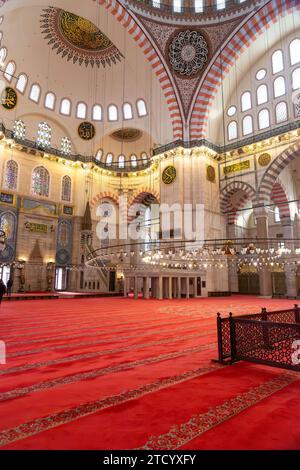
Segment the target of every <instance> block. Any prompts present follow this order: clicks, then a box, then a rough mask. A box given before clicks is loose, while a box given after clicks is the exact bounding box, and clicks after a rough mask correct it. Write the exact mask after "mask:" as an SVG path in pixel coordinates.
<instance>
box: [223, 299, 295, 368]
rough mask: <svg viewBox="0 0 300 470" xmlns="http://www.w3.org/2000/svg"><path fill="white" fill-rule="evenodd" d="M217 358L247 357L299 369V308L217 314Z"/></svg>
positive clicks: (251, 359)
mask: <svg viewBox="0 0 300 470" xmlns="http://www.w3.org/2000/svg"><path fill="white" fill-rule="evenodd" d="M217 333H218V362H220V363H222V364H233V363H234V362H237V361H249V362H255V363H258V364H265V365H269V366H273V367H282V368H284V369H291V370H296V371H299V372H300V309H299V307H298V305H295V307H294V308H293V309H289V310H277V311H274V312H267V310H266V309H265V308H263V309H262V311H261V313H256V314H251V315H242V316H236V317H234V316H233V315H232V313H230V314H229V317H226V318H222V317H221V315H220V314H219V313H218V316H217Z"/></svg>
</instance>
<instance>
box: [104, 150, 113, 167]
mask: <svg viewBox="0 0 300 470" xmlns="http://www.w3.org/2000/svg"><path fill="white" fill-rule="evenodd" d="M112 161H113V154H112V153H108V154H107V155H106V162H105V163H106V165H107V166H111V164H112Z"/></svg>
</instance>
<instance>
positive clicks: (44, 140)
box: [36, 122, 51, 147]
mask: <svg viewBox="0 0 300 470" xmlns="http://www.w3.org/2000/svg"><path fill="white" fill-rule="evenodd" d="M36 141H37V143H38V145H40V146H41V147H50V145H51V127H50V126H49V124H47V122H40V123H39V125H38V133H37V140H36Z"/></svg>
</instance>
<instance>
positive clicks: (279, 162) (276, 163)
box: [258, 144, 300, 206]
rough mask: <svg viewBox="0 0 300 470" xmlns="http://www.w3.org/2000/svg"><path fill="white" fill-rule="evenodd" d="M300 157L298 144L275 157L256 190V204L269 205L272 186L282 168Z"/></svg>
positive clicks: (299, 145)
mask: <svg viewBox="0 0 300 470" xmlns="http://www.w3.org/2000/svg"><path fill="white" fill-rule="evenodd" d="M299 156H300V144H294V145H291V146H290V147H289V148H287V149H286V150H284V151H283V152H282V153H281V154H280V155H278V157H276V158H275V159H274V160H273V162H272V163H271V165H270V166H269V167H268V168H267V170H266V171H265V173H264V175H263V177H262V180H261V182H260V185H259V190H258V204H259V205H260V206H264V205H266V204H269V203H270V200H271V194H272V190H273V186H274V185H275V183H276V182H277V179H278V177H279V175H280V173H281V172H282V170H284V168H285V167H286V166H287V165H288V164H289V163H290V162H292V161H293V160H295V159H296V158H297V157H299Z"/></svg>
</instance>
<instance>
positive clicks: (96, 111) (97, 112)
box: [92, 104, 102, 121]
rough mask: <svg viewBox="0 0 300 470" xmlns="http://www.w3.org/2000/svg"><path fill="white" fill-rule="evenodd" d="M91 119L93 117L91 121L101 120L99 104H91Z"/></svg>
mask: <svg viewBox="0 0 300 470" xmlns="http://www.w3.org/2000/svg"><path fill="white" fill-rule="evenodd" d="M92 119H93V121H101V120H102V108H101V106H100V104H95V105H94V106H93V111H92Z"/></svg>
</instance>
